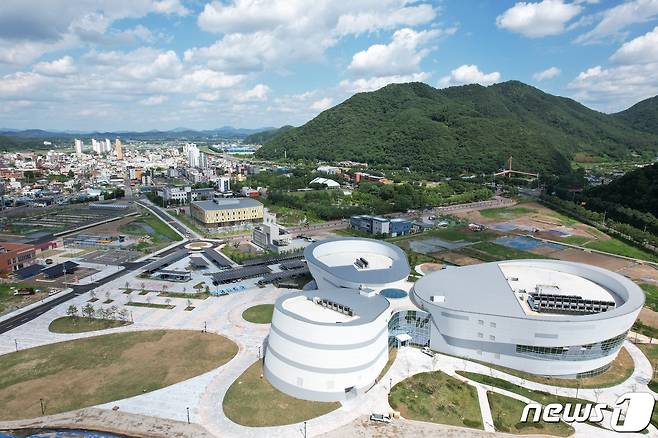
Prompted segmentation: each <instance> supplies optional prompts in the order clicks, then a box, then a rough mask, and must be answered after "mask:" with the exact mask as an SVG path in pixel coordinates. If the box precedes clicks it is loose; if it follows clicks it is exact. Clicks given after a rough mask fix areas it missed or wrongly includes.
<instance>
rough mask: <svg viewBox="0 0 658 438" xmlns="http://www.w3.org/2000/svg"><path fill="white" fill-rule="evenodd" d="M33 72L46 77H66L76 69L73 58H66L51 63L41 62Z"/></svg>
mask: <svg viewBox="0 0 658 438" xmlns="http://www.w3.org/2000/svg"><path fill="white" fill-rule="evenodd" d="M32 70H34V71H35V72H37V73H41V74H44V75H46V76H64V75H68V74H71V73H73V72H75V70H76V68H75V63H74V62H73V58H71V57H70V56H64V57H63V58H59V59H56V60H54V61H50V62H39V63H38V64H35V66H34V67H33V68H32Z"/></svg>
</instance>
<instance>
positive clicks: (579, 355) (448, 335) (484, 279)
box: [411, 260, 644, 377]
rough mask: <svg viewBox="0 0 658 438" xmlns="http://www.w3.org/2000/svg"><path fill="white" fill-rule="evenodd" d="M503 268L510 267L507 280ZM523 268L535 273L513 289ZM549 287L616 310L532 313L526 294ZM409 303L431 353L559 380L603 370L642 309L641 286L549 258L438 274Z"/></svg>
mask: <svg viewBox="0 0 658 438" xmlns="http://www.w3.org/2000/svg"><path fill="white" fill-rule="evenodd" d="M506 266H510V267H512V268H515V269H511V270H509V271H508V272H507V275H506V274H505V271H506V269H505V267H506ZM501 267H502V269H501ZM517 268H521V269H517ZM528 268H531V269H537V270H538V272H537V275H536V276H535V278H536V284H535V285H534V286H533V287H530V286H528V284H527V283H526V284H523V285H522V286H521V287H519V286H516V283H522V282H523V281H524V280H523V279H521V278H517V277H512V276H510V272H514V273H518V272H523V270H524V269H525V270H527V269H528ZM541 271H549V272H551V271H552V272H553V273H554V274H553V275H552V276H551V277H552V279H551V280H548V281H550V284H545V283H547V282H548V281H547V278H549V277H546V272H543V273H542V272H541ZM514 275H516V274H514ZM542 275H543V277H542ZM572 277H573V278H572ZM576 278H577V280H576ZM525 281H526V282H527V281H528V280H527V279H526V280H525ZM537 281H538V282H541V283H542V284H539V283H537ZM547 286H548V288H547ZM548 289H555V290H558V291H561V292H560V293H561V294H563V295H565V296H576V297H582V298H583V299H587V300H590V301H591V300H592V297H594V298H595V299H597V300H598V299H601V298H603V299H612V300H613V301H614V302H615V303H616V304H615V305H614V308H613V309H612V310H607V311H605V312H600V313H586V312H582V313H578V311H577V310H575V309H576V308H577V305H576V304H574V305H573V309H574V310H573V313H567V312H569V311H560V312H559V313H557V312H554V311H550V310H545V311H540V312H537V311H533V310H532V309H531V308H530V307H529V306H528V304H527V299H528V296H529V295H530V294H531V293H536V291H541V290H544V291H545V290H548ZM544 293H545V292H544ZM540 295H541V293H540ZM551 295H553V296H555V295H556V294H551ZM588 295H589V297H588ZM606 295H607V297H608V298H606ZM411 298H412V300H413V301H414V302H415V303H416V304H417V305H418V306H419V307H420V308H421V309H422V310H424V311H426V312H429V313H430V314H431V334H430V347H431V348H432V349H433V350H436V351H439V352H442V353H447V354H451V355H455V356H460V357H466V358H470V359H475V360H481V361H484V362H489V363H493V364H496V365H501V366H505V367H508V368H513V369H517V370H521V371H525V372H529V373H533V374H539V375H550V376H561V377H576V376H578V375H580V376H583V375H586V374H587V373H591V372H595V371H597V370H600V369H602V368H604V367H606V366H607V365H609V364H610V362H612V361H613V360H614V359H615V357H616V356H617V353H618V352H619V349H620V348H621V344H622V342H623V340H624V339H625V335H626V333H627V332H628V330H629V329H630V328H631V326H632V325H633V323H634V322H635V320H636V318H637V316H638V314H639V312H640V310H641V309H642V306H643V305H644V294H643V293H642V291H641V290H640V288H639V287H638V286H637V285H635V284H634V283H633V282H631V281H630V280H628V279H626V278H624V277H623V276H621V275H619V274H616V273H613V272H610V271H607V270H605V269H601V268H597V267H594V266H590V265H584V264H579V263H571V262H563V261H553V260H522V261H519V260H515V261H508V262H495V263H486V264H482V265H474V266H468V267H461V268H453V269H447V270H443V271H437V272H434V273H431V274H428V275H427V276H425V277H423V278H421V279H420V280H418V281H417V282H416V284H415V285H414V288H413V289H412V293H411Z"/></svg>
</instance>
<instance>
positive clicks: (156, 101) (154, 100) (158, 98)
mask: <svg viewBox="0 0 658 438" xmlns="http://www.w3.org/2000/svg"><path fill="white" fill-rule="evenodd" d="M167 100H169V98H168V97H167V96H163V95H161V94H159V95H155V96H149V97H147V98H146V99H142V100H140V101H139V103H140V104H142V105H146V106H151V105H161V104H163V103H165V102H166V101H167Z"/></svg>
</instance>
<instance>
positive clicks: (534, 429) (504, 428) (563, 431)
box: [487, 391, 575, 436]
mask: <svg viewBox="0 0 658 438" xmlns="http://www.w3.org/2000/svg"><path fill="white" fill-rule="evenodd" d="M487 398H488V399H489V407H490V408H491V416H492V418H493V422H494V427H495V428H496V431H498V432H506V433H515V434H522V435H539V434H541V435H555V436H570V435H572V434H573V433H574V432H575V431H574V429H573V427H571V426H569V425H568V424H566V423H565V422H563V421H560V422H558V423H546V422H545V421H543V420H541V421H539V423H531V422H529V421H527V422H524V423H522V422H520V421H519V420H520V419H521V414H522V413H523V408H525V406H526V404H525V403H523V402H522V401H520V400H516V399H513V398H511V397H507V396H506V395H502V394H498V393H495V392H491V391H489V392H487Z"/></svg>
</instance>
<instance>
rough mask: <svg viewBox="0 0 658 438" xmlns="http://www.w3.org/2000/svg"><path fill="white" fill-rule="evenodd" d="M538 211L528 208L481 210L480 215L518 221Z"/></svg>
mask: <svg viewBox="0 0 658 438" xmlns="http://www.w3.org/2000/svg"><path fill="white" fill-rule="evenodd" d="M536 212H537V210H535V209H532V208H528V207H499V208H489V209H487V210H480V215H481V216H483V217H486V218H489V219H516V218H518V217H521V216H524V215H526V214H530V213H536Z"/></svg>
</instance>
